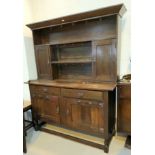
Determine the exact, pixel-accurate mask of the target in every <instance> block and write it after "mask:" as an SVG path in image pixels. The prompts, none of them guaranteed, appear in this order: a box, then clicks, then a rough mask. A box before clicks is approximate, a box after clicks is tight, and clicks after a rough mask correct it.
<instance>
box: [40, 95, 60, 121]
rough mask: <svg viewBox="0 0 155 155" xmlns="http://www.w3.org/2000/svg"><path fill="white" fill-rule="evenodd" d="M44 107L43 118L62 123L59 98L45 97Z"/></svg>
mask: <svg viewBox="0 0 155 155" xmlns="http://www.w3.org/2000/svg"><path fill="white" fill-rule="evenodd" d="M43 104H44V106H43V112H42V113H43V117H45V118H47V119H49V120H50V121H54V122H60V117H59V97H58V96H52V95H45V97H44V103H43Z"/></svg>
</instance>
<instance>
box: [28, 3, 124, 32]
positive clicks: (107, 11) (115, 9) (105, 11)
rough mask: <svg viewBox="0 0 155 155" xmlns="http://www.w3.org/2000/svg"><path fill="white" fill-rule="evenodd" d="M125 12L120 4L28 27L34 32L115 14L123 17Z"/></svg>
mask: <svg viewBox="0 0 155 155" xmlns="http://www.w3.org/2000/svg"><path fill="white" fill-rule="evenodd" d="M125 11H126V8H125V6H124V5H123V4H118V5H113V6H110V7H106V8H102V9H98V10H94V11H89V12H85V13H79V14H75V15H70V16H65V17H60V18H56V19H52V20H46V21H43V22H38V23H33V24H28V25H27V26H28V27H29V28H31V29H32V30H34V29H40V28H44V27H53V26H57V25H62V24H66V23H72V22H78V21H81V20H88V19H91V18H97V17H102V16H109V15H114V14H119V15H120V16H122V15H123V14H124V13H125Z"/></svg>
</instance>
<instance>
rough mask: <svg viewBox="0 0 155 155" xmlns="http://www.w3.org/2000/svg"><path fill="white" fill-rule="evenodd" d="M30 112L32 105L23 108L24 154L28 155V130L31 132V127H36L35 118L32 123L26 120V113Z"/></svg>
mask: <svg viewBox="0 0 155 155" xmlns="http://www.w3.org/2000/svg"><path fill="white" fill-rule="evenodd" d="M28 110H32V106H31V105H28V106H25V107H24V108H23V152H24V153H27V146H26V136H27V130H29V129H30V128H31V127H34V126H35V124H34V121H33V118H32V120H31V121H30V120H26V119H25V115H24V113H25V112H27V111H28Z"/></svg>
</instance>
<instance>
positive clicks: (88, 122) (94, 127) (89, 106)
mask: <svg viewBox="0 0 155 155" xmlns="http://www.w3.org/2000/svg"><path fill="white" fill-rule="evenodd" d="M103 106H104V103H103V102H97V101H90V100H81V99H72V98H66V97H64V98H63V102H62V104H61V111H62V118H61V121H62V123H63V125H67V126H70V127H72V128H74V129H78V130H83V131H88V132H89V133H92V134H93V133H94V134H96V135H99V134H100V133H104V108H103Z"/></svg>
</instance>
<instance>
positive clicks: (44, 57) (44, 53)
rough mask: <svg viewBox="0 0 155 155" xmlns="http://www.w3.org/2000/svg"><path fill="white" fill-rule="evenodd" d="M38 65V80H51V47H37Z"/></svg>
mask: <svg viewBox="0 0 155 155" xmlns="http://www.w3.org/2000/svg"><path fill="white" fill-rule="evenodd" d="M35 55H36V64H37V71H38V78H40V79H50V78H51V65H50V47H49V46H47V45H38V46H37V45H36V46H35Z"/></svg>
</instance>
